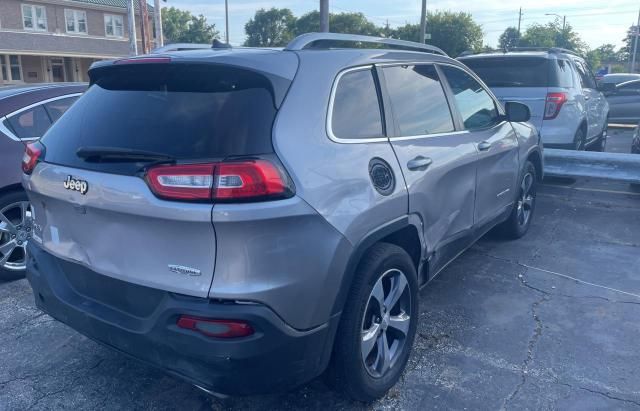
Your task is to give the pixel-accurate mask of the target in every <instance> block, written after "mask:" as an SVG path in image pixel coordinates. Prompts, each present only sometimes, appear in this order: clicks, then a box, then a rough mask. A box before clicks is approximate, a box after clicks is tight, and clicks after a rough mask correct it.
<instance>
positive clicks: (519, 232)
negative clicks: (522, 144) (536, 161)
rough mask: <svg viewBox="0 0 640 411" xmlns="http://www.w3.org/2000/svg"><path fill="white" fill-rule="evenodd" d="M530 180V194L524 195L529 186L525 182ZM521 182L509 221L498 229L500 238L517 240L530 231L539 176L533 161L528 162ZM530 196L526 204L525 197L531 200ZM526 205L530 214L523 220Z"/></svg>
mask: <svg viewBox="0 0 640 411" xmlns="http://www.w3.org/2000/svg"><path fill="white" fill-rule="evenodd" d="M529 179H530V181H531V185H530V187H529V189H528V193H524V190H525V187H526V186H527V183H526V181H525V180H529ZM519 181H520V184H519V185H518V197H517V199H516V202H515V204H514V205H513V210H512V211H511V214H510V215H509V218H508V219H507V221H505V222H504V223H502V224H500V225H499V226H498V227H496V233H497V234H498V236H499V237H502V238H505V239H509V240H517V239H518V238H520V237H522V236H524V235H525V234H526V233H527V231H529V227H530V226H531V221H532V220H533V215H534V214H535V213H534V212H535V209H536V192H537V182H538V176H537V175H536V168H535V166H534V165H533V163H532V162H531V161H527V163H526V164H525V166H524V170H523V172H522V175H521V176H520V180H519ZM529 195H530V196H531V197H530V201H527V202H525V201H524V199H525V197H526V198H527V199H529V197H528V196H529ZM526 204H529V206H528V207H529V208H528V211H529V213H528V214H527V215H525V216H526V218H525V220H523V215H522V214H521V213H522V212H523V211H526Z"/></svg>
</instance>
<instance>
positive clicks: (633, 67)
mask: <svg viewBox="0 0 640 411" xmlns="http://www.w3.org/2000/svg"><path fill="white" fill-rule="evenodd" d="M635 34H636V35H635V39H634V42H633V55H632V57H631V70H629V71H630V72H632V73H635V72H636V54H637V53H638V35H640V11H639V12H638V22H637V23H636V33H635Z"/></svg>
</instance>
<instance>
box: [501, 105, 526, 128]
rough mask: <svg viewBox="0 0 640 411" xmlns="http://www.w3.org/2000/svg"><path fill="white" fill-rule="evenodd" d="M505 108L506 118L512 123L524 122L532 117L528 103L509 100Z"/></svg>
mask: <svg viewBox="0 0 640 411" xmlns="http://www.w3.org/2000/svg"><path fill="white" fill-rule="evenodd" d="M504 110H505V112H506V113H507V115H506V119H507V121H509V122H512V123H523V122H525V121H529V119H531V111H530V110H529V106H527V105H526V104H522V103H518V102H517V101H507V102H506V103H505V104H504Z"/></svg>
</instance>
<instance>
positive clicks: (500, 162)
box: [440, 65, 519, 225]
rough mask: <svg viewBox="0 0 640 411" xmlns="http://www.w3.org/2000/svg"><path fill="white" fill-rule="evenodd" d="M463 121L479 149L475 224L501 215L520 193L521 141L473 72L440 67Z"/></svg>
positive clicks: (480, 223) (445, 66)
mask: <svg viewBox="0 0 640 411" xmlns="http://www.w3.org/2000/svg"><path fill="white" fill-rule="evenodd" d="M440 69H441V70H442V72H443V73H444V76H445V78H446V82H447V84H448V86H449V88H450V91H451V93H452V94H453V100H454V102H455V106H456V108H457V112H458V113H459V115H460V117H461V118H460V120H461V121H462V124H463V125H464V129H465V130H467V132H468V135H469V137H470V139H471V140H472V141H473V142H474V143H475V145H476V148H477V150H478V156H479V157H478V163H477V182H476V201H475V216H474V224H476V225H482V224H484V223H486V222H489V221H491V220H492V219H494V218H496V217H497V216H499V215H500V214H501V213H502V212H503V211H505V210H506V209H507V207H509V206H510V205H511V204H512V203H513V200H514V198H515V197H516V195H517V193H516V192H515V191H516V186H517V178H518V173H519V158H518V138H517V136H516V133H515V131H514V130H513V127H512V126H511V124H510V123H508V122H506V121H504V119H503V117H502V116H501V111H500V110H499V109H498V107H497V105H496V102H495V101H494V99H493V97H491V95H490V94H489V93H488V92H487V90H486V89H485V88H484V87H483V86H482V84H480V82H478V81H477V80H476V79H475V78H474V77H473V76H471V74H470V73H467V72H466V71H464V70H462V69H461V68H458V67H453V66H449V65H441V66H440Z"/></svg>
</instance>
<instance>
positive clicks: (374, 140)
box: [326, 64, 389, 144]
mask: <svg viewBox="0 0 640 411" xmlns="http://www.w3.org/2000/svg"><path fill="white" fill-rule="evenodd" d="M373 66H374V65H373V64H367V65H365V66H358V67H351V68H348V69H346V70H343V71H341V72H340V73H338V75H337V76H336V78H335V80H334V81H333V86H331V95H330V96H329V109H328V112H327V123H326V128H327V135H328V136H329V139H330V140H331V141H333V142H335V143H341V144H362V143H379V142H389V138H388V137H384V136H381V137H370V138H353V139H351V138H340V137H337V136H336V135H335V134H333V106H334V101H335V97H336V90H337V89H338V84H339V83H340V80H341V79H342V77H343V76H344V75H345V74H349V73H353V72H356V71H364V70H371V69H373ZM376 94H377V91H376ZM378 104H380V101H378ZM380 121H384V120H383V118H382V113H380Z"/></svg>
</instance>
